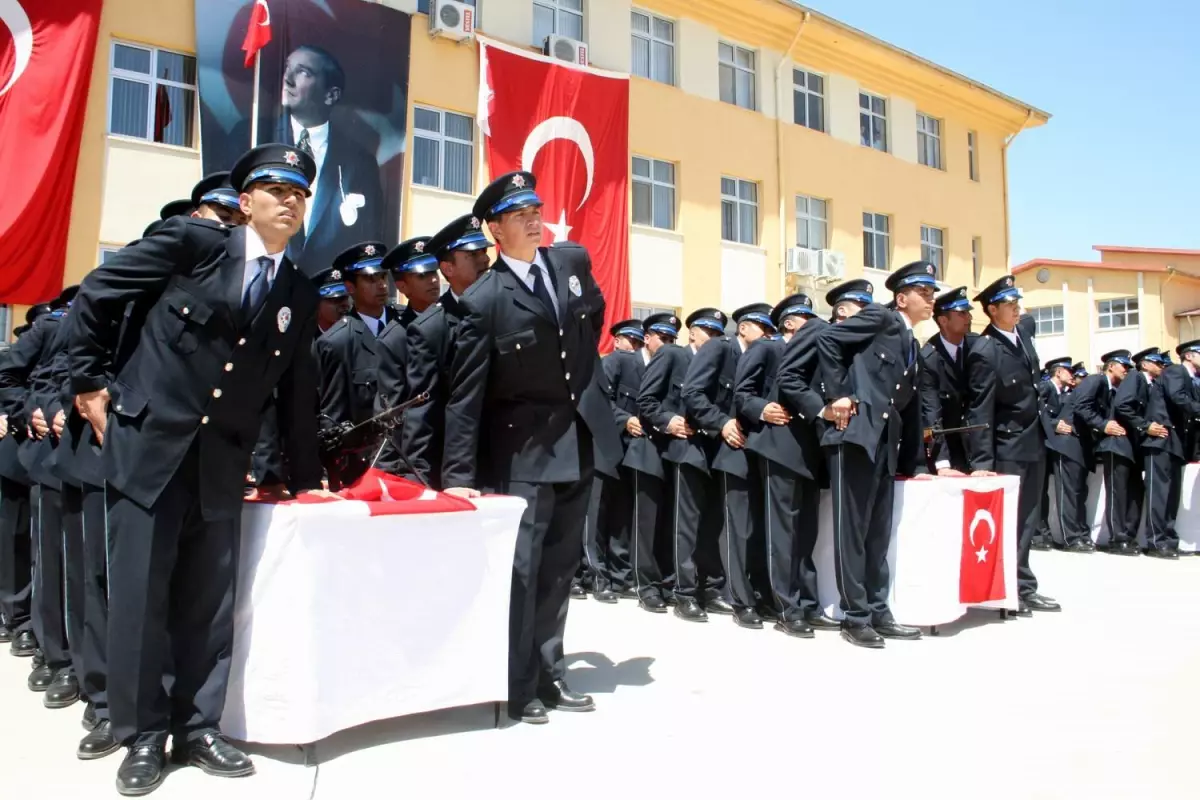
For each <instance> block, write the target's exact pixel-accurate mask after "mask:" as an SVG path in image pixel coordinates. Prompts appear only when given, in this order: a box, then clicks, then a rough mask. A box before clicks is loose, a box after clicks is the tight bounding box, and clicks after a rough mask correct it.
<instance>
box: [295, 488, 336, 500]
mask: <svg viewBox="0 0 1200 800" xmlns="http://www.w3.org/2000/svg"><path fill="white" fill-rule="evenodd" d="M296 496H297V497H324V498H327V499H330V500H343V499H345V498H343V497H340V496H338V495H336V494H334V493H333V492H331V491H329V490H328V489H305V490H304V491H303V492H300V494H298V495H296Z"/></svg>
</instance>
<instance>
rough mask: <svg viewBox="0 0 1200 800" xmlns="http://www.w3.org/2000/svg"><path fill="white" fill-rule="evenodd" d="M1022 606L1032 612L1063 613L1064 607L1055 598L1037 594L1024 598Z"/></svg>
mask: <svg viewBox="0 0 1200 800" xmlns="http://www.w3.org/2000/svg"><path fill="white" fill-rule="evenodd" d="M1021 604H1022V605H1024V606H1025V607H1026V608H1028V609H1029V610H1030V611H1062V606H1060V605H1059V604H1058V603H1056V602H1055V601H1054V599H1053V598H1050V597H1046V596H1045V595H1040V594H1036V593H1035V594H1031V595H1029V596H1028V597H1022V598H1021Z"/></svg>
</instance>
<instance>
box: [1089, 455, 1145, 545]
mask: <svg viewBox="0 0 1200 800" xmlns="http://www.w3.org/2000/svg"><path fill="white" fill-rule="evenodd" d="M1100 461H1101V463H1102V464H1103V465H1104V488H1105V491H1106V492H1107V494H1108V496H1107V497H1106V498H1105V500H1107V506H1106V508H1105V511H1104V521H1105V523H1106V524H1107V525H1108V537H1109V538H1108V543H1109V544H1114V543H1116V542H1124V541H1130V542H1136V541H1137V534H1138V528H1139V527H1141V524H1142V494H1143V492H1144V491H1145V483H1144V482H1143V480H1142V465H1141V464H1139V463H1137V462H1134V461H1130V460H1129V459H1127V458H1123V457H1121V456H1119V455H1117V454H1116V453H1111V452H1109V453H1105V454H1104V455H1103V456H1102V457H1101V459H1100Z"/></svg>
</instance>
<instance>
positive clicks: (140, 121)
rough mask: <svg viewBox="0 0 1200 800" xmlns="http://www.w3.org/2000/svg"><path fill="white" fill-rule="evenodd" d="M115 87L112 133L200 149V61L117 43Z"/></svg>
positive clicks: (111, 105) (113, 73)
mask: <svg viewBox="0 0 1200 800" xmlns="http://www.w3.org/2000/svg"><path fill="white" fill-rule="evenodd" d="M109 84H110V95H109V108H108V132H109V133H112V134H116V135H118V136H131V137H133V138H135V139H146V140H147V141H151V142H161V143H163V144H173V145H176V146H178V147H193V146H194V145H195V142H196V59H195V57H193V56H185V55H183V54H182V53H172V52H171V51H170V50H159V49H158V48H156V47H138V46H136V45H131V44H123V43H120V42H113V47H112V64H111V69H110V70H109Z"/></svg>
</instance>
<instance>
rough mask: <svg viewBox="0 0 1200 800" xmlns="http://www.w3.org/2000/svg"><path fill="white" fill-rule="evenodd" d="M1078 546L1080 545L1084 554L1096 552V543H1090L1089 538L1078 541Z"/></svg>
mask: <svg viewBox="0 0 1200 800" xmlns="http://www.w3.org/2000/svg"><path fill="white" fill-rule="evenodd" d="M1079 545H1080V547H1082V548H1083V549H1084V551H1085V552H1088V553H1094V552H1096V543H1095V542H1093V541H1092V539H1091V537H1090V536H1089V537H1087V538H1084V539H1080V540H1079Z"/></svg>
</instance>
